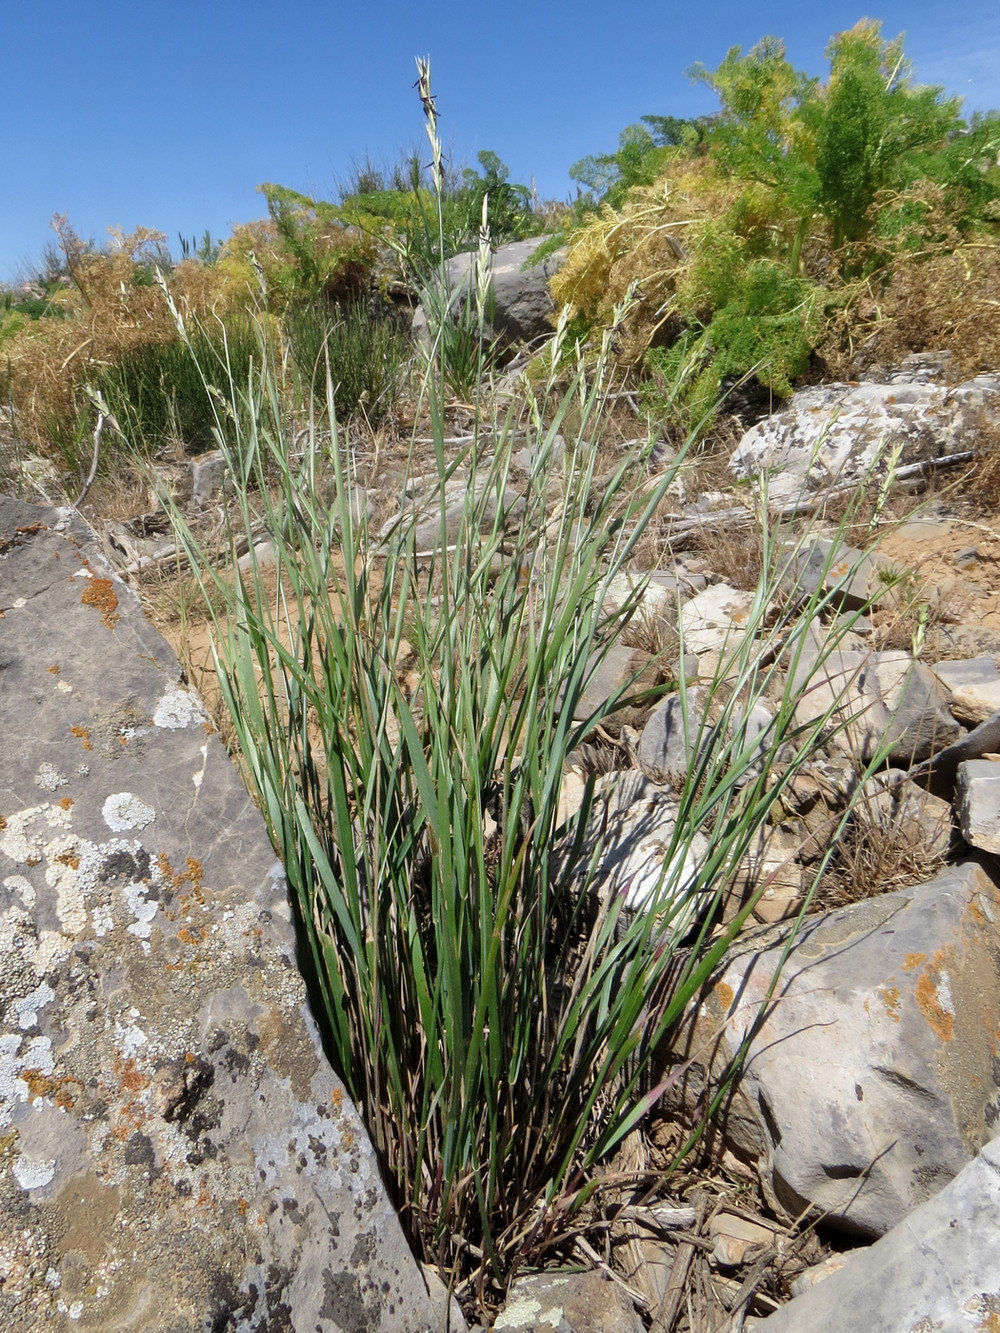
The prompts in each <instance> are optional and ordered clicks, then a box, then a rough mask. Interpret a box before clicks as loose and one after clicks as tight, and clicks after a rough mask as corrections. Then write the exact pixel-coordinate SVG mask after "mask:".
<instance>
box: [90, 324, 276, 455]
mask: <svg viewBox="0 0 1000 1333" xmlns="http://www.w3.org/2000/svg"><path fill="white" fill-rule="evenodd" d="M260 331H261V330H260V326H259V325H258V324H257V323H256V322H255V321H254V320H253V319H252V318H251V317H250V316H249V315H243V316H235V315H230V316H228V317H227V318H226V320H225V321H223V320H221V319H210V320H208V321H207V322H205V323H195V324H192V325H190V326H189V328H188V329H187V330H186V336H185V337H183V338H181V337H178V338H175V339H173V340H171V341H169V342H149V343H140V344H139V345H137V346H135V347H131V348H128V349H127V350H126V351H124V352H123V353H122V354H121V356H120V357H119V358H118V360H117V361H115V362H113V363H112V364H110V365H107V366H104V367H103V368H102V369H101V370H100V372H99V373H98V374H97V375H96V376H95V377H94V385H95V388H96V389H97V391H98V392H99V393H100V394H101V396H102V397H103V399H104V401H105V402H106V403H107V404H108V406H109V408H110V409H111V411H112V412H113V413H114V414H115V417H116V418H117V420H118V422H119V424H120V426H121V429H122V432H123V433H124V435H125V436H126V437H127V438H128V440H129V441H130V444H131V446H132V448H133V450H134V451H135V452H136V453H137V454H138V455H139V456H141V457H146V458H148V457H151V456H152V455H153V454H154V453H156V452H157V450H159V449H162V448H164V447H165V446H171V445H176V446H181V447H183V448H184V449H186V450H187V451H189V452H191V453H200V452H203V451H204V450H206V449H211V448H214V446H215V438H216V431H217V430H218V429H220V428H221V429H223V430H224V431H225V432H226V433H227V435H228V438H229V441H230V443H231V442H232V440H233V436H232V433H231V431H229V428H228V427H227V426H226V425H225V422H224V420H223V419H222V418H220V416H219V414H218V409H217V401H216V397H215V395H217V394H218V393H219V392H220V388H219V386H222V390H224V391H225V392H226V393H228V392H229V388H230V386H231V385H232V384H233V383H236V384H243V383H245V382H246V381H247V379H248V378H249V376H250V375H251V373H252V367H253V364H254V362H255V361H258V362H259V345H260Z"/></svg>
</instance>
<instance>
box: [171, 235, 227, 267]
mask: <svg viewBox="0 0 1000 1333" xmlns="http://www.w3.org/2000/svg"><path fill="white" fill-rule="evenodd" d="M177 241H178V244H179V245H180V247H181V258H182V259H196V260H197V261H198V263H199V264H214V263H216V262H217V261H218V258H219V255H220V253H221V251H222V241H213V240H212V233H211V232H210V231H208V230H207V229H206V230H205V231H204V232H202V236H201V240H200V241H199V240H198V238H197V237H192V238H191V239H190V240H188V238H187V237H186V236H180V235H178V237H177Z"/></svg>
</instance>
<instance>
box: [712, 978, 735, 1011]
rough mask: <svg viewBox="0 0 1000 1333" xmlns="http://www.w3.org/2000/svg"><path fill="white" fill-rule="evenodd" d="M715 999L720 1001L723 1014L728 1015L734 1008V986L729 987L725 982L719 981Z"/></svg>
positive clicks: (716, 986)
mask: <svg viewBox="0 0 1000 1333" xmlns="http://www.w3.org/2000/svg"><path fill="white" fill-rule="evenodd" d="M715 998H716V999H717V1000H718V1002H719V1004H720V1006H721V1007H722V1010H723V1012H724V1013H727V1014H728V1013H729V1011H730V1009H732V1007H733V1000H734V999H735V998H736V997H735V995H734V994H733V988H732V986H729V985H727V984H726V982H724V981H717V982H716V983H715Z"/></svg>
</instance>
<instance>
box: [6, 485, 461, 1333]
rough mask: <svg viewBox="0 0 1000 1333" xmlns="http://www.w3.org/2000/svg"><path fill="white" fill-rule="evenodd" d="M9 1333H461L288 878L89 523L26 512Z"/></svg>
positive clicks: (11, 725) (14, 880) (16, 535)
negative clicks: (367, 1126) (373, 1120)
mask: <svg viewBox="0 0 1000 1333" xmlns="http://www.w3.org/2000/svg"><path fill="white" fill-rule="evenodd" d="M0 697H2V710H3V719H4V728H3V750H4V761H5V762H4V765H3V769H2V773H0V958H2V960H3V963H2V967H0V1330H4V1333H6V1331H7V1330H29V1329H32V1330H34V1329H38V1328H41V1327H43V1326H44V1327H46V1328H51V1329H53V1330H54V1331H55V1333H58V1331H59V1330H69V1329H81V1330H83V1329H94V1330H105V1329H106V1330H110V1329H115V1330H150V1329H157V1330H162V1331H163V1333H187V1331H188V1330H213V1331H214V1333H222V1331H223V1330H241V1331H243V1330H245V1331H246V1333H265V1330H266V1333H280V1330H298V1329H309V1330H318V1331H319V1333H338V1331H339V1330H344V1333H346V1331H347V1330H350V1331H351V1333H361V1331H363V1330H369V1329H370V1330H385V1333H408V1331H410V1330H412V1331H413V1333H417V1330H424V1329H436V1328H439V1327H442V1326H443V1319H442V1317H441V1312H440V1310H439V1309H438V1308H437V1307H436V1305H435V1302H434V1301H432V1299H431V1297H430V1296H429V1295H428V1292H427V1289H426V1286H425V1283H424V1281H423V1279H422V1277H421V1274H420V1270H419V1267H418V1265H417V1263H416V1261H415V1260H414V1258H413V1257H412V1255H411V1253H410V1251H409V1250H408V1248H407V1246H406V1243H405V1240H404V1237H403V1234H402V1231H401V1228H400V1226H399V1223H398V1219H397V1218H396V1216H395V1213H394V1211H393V1210H392V1208H391V1206H390V1204H389V1201H388V1198H387V1196H386V1194H385V1191H384V1189H383V1186H382V1183H381V1180H380V1177H379V1173H378V1169H377V1164H376V1161H375V1157H374V1153H373V1151H372V1148H371V1146H370V1143H369V1141H368V1138H367V1135H366V1133H365V1131H364V1129H363V1127H362V1125H361V1122H360V1120H359V1118H358V1115H357V1113H356V1111H355V1109H354V1107H353V1106H352V1105H351V1103H350V1101H349V1100H348V1098H347V1096H346V1094H345V1092H344V1090H343V1087H342V1086H341V1084H340V1082H339V1081H338V1079H337V1078H336V1077H335V1075H334V1073H333V1071H332V1070H331V1068H330V1066H329V1065H328V1064H327V1062H326V1060H325V1057H324V1056H323V1054H322V1050H321V1047H320V1045H319V1041H318V1037H317V1033H316V1030H315V1028H314V1025H313V1023H312V1020H311V1018H310V1016H309V1014H308V1011H307V1009H306V1006H305V992H304V987H303V983H302V980H301V978H300V976H299V973H298V971H297V970H296V966H295V955H294V932H293V925H292V919H291V913H290V908H289V904H288V898H287V894H286V888H285V882H284V877H283V874H282V870H281V867H280V865H279V864H278V863H277V862H276V861H275V858H274V853H273V851H272V849H271V846H270V843H269V841H268V838H267V835H266V833H265V830H264V826H263V823H262V821H261V819H260V816H259V815H258V813H257V812H256V810H255V809H254V807H253V805H252V803H251V802H250V800H249V798H248V797H247V795H246V793H245V791H244V789H243V786H242V784H241V782H240V780H239V777H238V774H237V772H236V770H235V768H234V767H233V765H232V764H231V763H230V761H229V759H228V757H227V756H226V754H225V751H224V749H223V747H222V744H221V743H220V741H219V738H218V737H217V736H216V735H215V734H213V727H212V725H211V724H210V722H209V721H208V719H207V717H206V716H205V714H204V712H203V710H202V707H201V704H200V701H199V700H198V698H197V696H196V695H195V694H194V693H193V692H190V691H189V690H188V689H187V688H186V687H185V685H184V683H183V680H182V676H181V672H180V668H179V666H178V663H177V661H176V658H175V657H174V655H173V653H172V652H171V650H170V649H169V648H168V646H167V644H166V643H165V642H164V640H163V639H162V638H161V637H160V635H159V634H158V633H157V632H156V631H155V630H154V629H153V628H152V626H151V625H149V623H148V622H147V621H146V619H145V617H144V615H143V613H142V610H141V608H140V606H139V604H138V602H137V600H136V599H135V597H134V596H133V594H132V593H131V592H130V591H129V590H128V589H127V588H126V587H125V585H124V584H123V583H122V582H121V581H120V580H119V579H118V578H117V577H116V576H115V575H114V574H113V572H112V571H111V569H110V567H109V566H108V565H107V563H106V562H105V561H104V559H103V556H102V555H101V552H100V548H99V546H98V544H97V542H96V540H95V539H94V537H93V534H92V533H91V531H90V529H89V528H88V527H87V526H86V525H85V524H84V523H83V521H82V520H81V519H80V518H79V516H78V515H77V514H76V513H75V511H72V510H69V509H42V508H38V507H36V506H32V505H25V504H22V503H20V502H17V501H13V500H8V499H0Z"/></svg>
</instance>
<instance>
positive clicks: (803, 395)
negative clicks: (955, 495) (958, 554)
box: [729, 372, 1000, 503]
mask: <svg viewBox="0 0 1000 1333" xmlns="http://www.w3.org/2000/svg"><path fill="white" fill-rule="evenodd" d="M984 417H985V419H987V420H993V421H997V420H1000V376H997V375H979V376H977V377H976V378H975V379H973V380H969V381H968V382H967V383H965V384H960V385H958V386H957V387H947V386H945V385H940V384H931V383H927V382H926V377H924V376H921V375H920V374H919V373H916V372H914V373H913V374H912V375H910V376H907V375H898V376H894V377H893V382H892V383H891V384H824V385H818V386H815V387H811V388H807V389H801V390H799V392H798V393H795V394H793V395H792V397H791V398H790V399H789V400H788V403H787V404H786V406H785V407H784V408H782V409H781V411H779V412H775V413H773V414H772V415H771V416H769V417H767V418H765V420H763V421H760V422H758V423H757V425H755V426H753V427H751V429H750V430H748V431H747V433H746V434H745V435H744V436H743V438H742V440H741V441H740V443H739V445H738V446H737V448H736V450H735V452H734V453H733V455H732V457H731V458H730V461H729V466H730V469H731V470H732V472H733V473H734V475H735V476H736V477H737V478H739V479H740V480H743V481H748V480H757V479H761V478H763V477H767V492H768V496H769V498H770V499H771V500H772V501H773V502H775V503H778V502H786V501H793V500H796V499H798V498H799V497H800V496H803V495H807V494H809V493H810V492H815V491H822V490H824V489H826V488H827V487H829V486H830V485H833V484H841V483H853V482H856V481H859V480H860V479H861V478H862V477H864V476H865V475H866V474H867V473H868V472H869V470H870V469H871V467H872V466H873V464H874V463H875V462H876V460H877V459H879V458H880V457H882V456H884V453H885V451H886V449H892V448H894V447H895V446H897V445H898V446H899V447H900V450H901V453H900V463H901V464H910V463H921V462H926V461H927V460H928V459H931V458H936V457H939V456H941V455H944V454H949V453H955V452H958V451H961V450H966V449H972V448H974V447H975V441H976V437H977V434H978V432H979V431H980V430H981V429H982V423H983V420H984Z"/></svg>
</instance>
